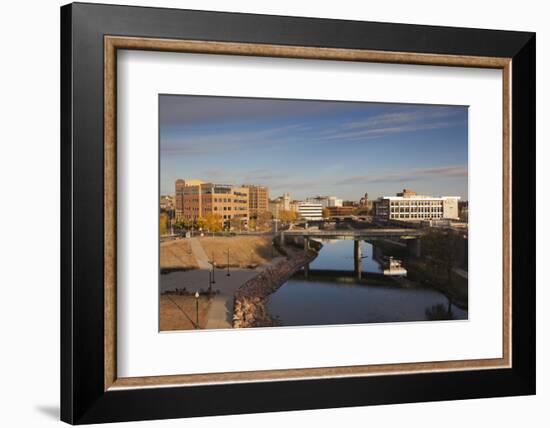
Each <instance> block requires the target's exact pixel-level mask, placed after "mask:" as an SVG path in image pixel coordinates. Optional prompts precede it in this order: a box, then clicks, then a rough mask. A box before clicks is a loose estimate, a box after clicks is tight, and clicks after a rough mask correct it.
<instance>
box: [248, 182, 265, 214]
mask: <svg viewBox="0 0 550 428" xmlns="http://www.w3.org/2000/svg"><path fill="white" fill-rule="evenodd" d="M243 187H246V188H247V189H248V215H249V217H250V218H258V217H259V216H260V215H261V214H263V213H265V212H266V211H268V210H269V191H268V189H267V187H265V186H256V185H253V184H246V185H244V186H243Z"/></svg>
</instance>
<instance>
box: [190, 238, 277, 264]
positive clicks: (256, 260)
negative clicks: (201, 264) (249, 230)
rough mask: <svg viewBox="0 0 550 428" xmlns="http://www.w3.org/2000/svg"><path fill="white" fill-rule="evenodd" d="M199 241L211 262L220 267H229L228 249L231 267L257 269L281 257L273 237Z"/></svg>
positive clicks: (205, 239)
mask: <svg viewBox="0 0 550 428" xmlns="http://www.w3.org/2000/svg"><path fill="white" fill-rule="evenodd" d="M198 239H199V242H200V243H201V245H202V248H203V249H204V252H205V253H206V254H207V256H208V258H209V260H213V261H215V262H216V265H217V266H219V267H223V266H227V250H228V249H229V266H231V267H240V268H248V267H255V266H259V265H262V264H264V263H267V262H269V261H270V260H271V259H272V258H273V257H277V256H279V252H278V251H277V249H276V248H275V247H273V245H272V242H273V240H272V239H273V238H272V237H271V236H228V237H208V236H203V237H201V238H198Z"/></svg>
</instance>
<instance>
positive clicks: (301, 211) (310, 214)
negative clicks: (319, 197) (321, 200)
mask: <svg viewBox="0 0 550 428" xmlns="http://www.w3.org/2000/svg"><path fill="white" fill-rule="evenodd" d="M298 217H300V218H301V219H302V220H322V219H323V206H322V205H321V204H318V203H314V202H301V203H299V204H298Z"/></svg>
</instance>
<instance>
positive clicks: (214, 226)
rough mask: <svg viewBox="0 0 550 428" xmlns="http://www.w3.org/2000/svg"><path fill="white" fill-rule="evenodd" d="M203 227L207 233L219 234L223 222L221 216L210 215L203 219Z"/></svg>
mask: <svg viewBox="0 0 550 428" xmlns="http://www.w3.org/2000/svg"><path fill="white" fill-rule="evenodd" d="M204 222H205V225H204V227H205V228H206V230H208V231H209V232H219V231H221V230H222V226H223V222H222V216H221V215H219V214H214V213H210V214H208V215H207V216H206V218H205V219H204Z"/></svg>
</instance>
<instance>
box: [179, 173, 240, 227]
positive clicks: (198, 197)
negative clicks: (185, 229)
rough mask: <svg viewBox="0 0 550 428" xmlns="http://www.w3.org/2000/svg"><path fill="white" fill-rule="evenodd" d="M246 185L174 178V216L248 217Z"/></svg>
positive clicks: (224, 219) (225, 219) (225, 218)
mask: <svg viewBox="0 0 550 428" xmlns="http://www.w3.org/2000/svg"><path fill="white" fill-rule="evenodd" d="M248 195H249V189H248V188H247V187H244V186H242V187H239V186H233V185H230V184H217V183H205V182H202V181H200V180H189V181H185V180H177V181H176V218H178V219H185V220H189V221H195V220H197V219H199V218H206V217H207V216H208V215H211V214H213V215H216V216H219V218H220V221H222V220H223V221H224V222H226V221H229V220H232V219H238V220H242V221H243V223H244V224H245V225H246V224H247V222H248V219H249V218H250V217H249V198H248Z"/></svg>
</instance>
